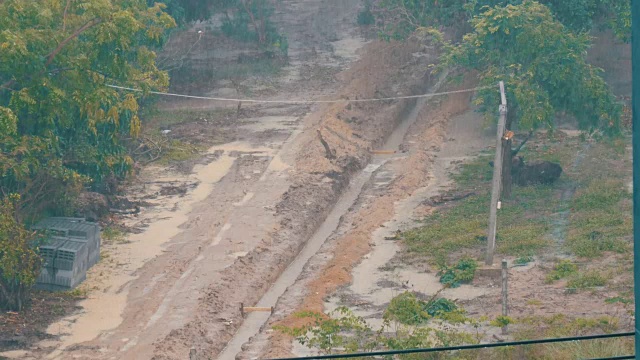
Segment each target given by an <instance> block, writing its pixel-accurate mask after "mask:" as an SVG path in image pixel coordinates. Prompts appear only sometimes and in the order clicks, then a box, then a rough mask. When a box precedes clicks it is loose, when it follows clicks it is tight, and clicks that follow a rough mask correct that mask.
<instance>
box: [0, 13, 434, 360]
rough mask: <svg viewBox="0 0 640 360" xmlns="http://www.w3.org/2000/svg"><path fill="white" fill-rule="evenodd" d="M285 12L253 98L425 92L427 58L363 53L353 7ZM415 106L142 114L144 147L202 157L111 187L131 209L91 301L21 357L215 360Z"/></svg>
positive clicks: (409, 48)
mask: <svg viewBox="0 0 640 360" xmlns="http://www.w3.org/2000/svg"><path fill="white" fill-rule="evenodd" d="M286 3H287V5H289V6H287V9H286V11H284V10H283V11H282V12H281V13H280V15H279V16H280V19H279V21H280V22H279V24H280V25H281V26H282V27H283V29H284V31H285V32H286V33H287V34H292V35H290V37H289V41H290V55H291V56H290V62H289V64H288V65H286V66H284V67H283V68H281V69H280V70H278V72H277V73H275V74H273V73H271V74H268V75H265V76H255V77H251V76H249V77H245V78H243V79H242V81H241V84H240V85H241V86H244V87H245V88H246V89H247V90H248V92H250V93H251V94H252V95H253V96H258V97H261V98H263V99H287V100H290V99H291V94H296V95H297V96H300V97H305V98H307V97H313V98H317V97H319V96H321V97H324V98H340V97H342V98H371V97H388V96H398V95H399V96H402V95H410V94H415V93H418V92H421V91H424V90H425V89H426V88H427V86H428V83H429V81H430V79H428V78H427V77H425V76H426V74H427V65H429V63H430V62H431V61H432V60H433V56H434V55H435V51H434V49H432V48H426V47H424V46H423V45H420V44H418V43H413V42H409V43H407V44H398V43H383V42H378V41H372V42H370V43H368V44H366V45H365V43H366V40H365V38H364V37H363V36H364V35H363V34H361V32H360V29H358V28H357V26H356V24H355V19H356V14H357V11H358V10H359V7H360V5H361V4H360V2H359V1H345V2H341V4H340V6H335V4H334V3H332V2H318V1H287V2H286ZM310 24H311V25H313V26H309V25H310ZM194 33H195V29H194V31H192V32H187V33H183V34H182V35H181V34H178V35H177V36H178V37H179V36H184V37H188V36H191V37H193V36H192V35H193V34H194ZM185 34H186V35H185ZM181 43H184V41H178V44H181ZM202 44H206V42H204V41H203V42H202ZM176 46H178V45H176ZM204 50H206V49H201V50H199V49H198V47H197V46H196V47H194V48H193V50H192V51H191V52H190V53H189V56H190V57H193V58H199V59H200V60H202V63H206V61H205V60H206V59H207V56H215V54H214V55H212V54H208V53H206V51H204ZM168 51H172V48H171V47H169V48H168ZM177 53H180V51H177ZM234 56H235V55H234ZM358 58H359V59H361V60H360V61H355V60H356V59H358ZM334 75H335V76H334ZM211 81H212V82H211V84H210V86H209V88H208V89H206V90H207V91H206V93H209V94H212V95H221V94H225V92H226V93H227V94H229V93H231V90H229V89H230V88H228V87H227V88H225V87H224V86H228V85H229V81H228V80H227V79H212V80H211ZM266 83H268V84H267V85H265V84H266ZM232 85H233V84H232ZM205 88H206V85H202V84H201V85H198V86H194V87H189V88H182V90H183V91H196V90H198V91H203V90H204V89H205ZM252 89H253V90H254V91H251V90H252ZM236 95H237V93H236ZM242 95H243V96H244V95H246V94H242ZM412 105H413V103H412V102H411V101H397V102H377V103H371V104H356V105H348V104H346V103H336V104H330V105H311V106H309V105H286V106H285V105H251V106H249V105H243V106H242V108H241V110H240V111H237V108H236V104H233V103H232V104H231V105H229V104H226V103H220V102H205V101H201V100H198V101H189V100H173V99H159V100H158V102H157V103H156V105H155V106H156V109H158V110H157V112H150V113H149V115H148V117H149V120H150V123H152V124H156V126H157V127H158V128H159V129H160V130H164V134H162V135H158V134H149V137H150V140H154V139H155V138H151V136H152V135H153V136H165V137H166V138H168V139H167V140H162V141H164V142H169V141H181V142H188V143H190V144H192V145H196V146H206V147H208V149H207V150H206V151H205V154H204V156H202V157H200V158H199V159H190V160H188V161H187V162H186V163H185V161H175V160H172V159H171V158H169V159H168V160H167V161H166V163H158V162H155V163H152V164H150V165H147V166H144V167H142V168H140V171H139V175H138V177H137V178H136V179H135V180H134V181H133V182H132V183H131V184H129V185H128V187H127V188H126V189H125V191H124V193H125V194H126V197H127V199H128V200H127V201H128V202H130V203H133V204H138V205H137V206H138V207H139V212H138V211H135V212H133V213H131V214H120V223H119V224H118V226H117V228H119V229H125V230H126V229H129V230H132V233H131V234H128V235H127V236H125V237H119V238H118V239H117V240H114V241H111V242H106V243H105V246H104V250H103V260H102V261H101V262H100V263H99V264H98V265H96V266H94V267H93V268H92V269H91V270H90V272H89V274H88V280H87V281H86V282H85V283H84V284H83V285H82V289H83V291H84V290H86V291H87V294H88V295H87V298H86V299H85V300H83V301H81V302H80V303H79V306H80V307H81V310H80V311H77V312H74V313H73V314H72V315H70V316H67V317H65V318H63V319H62V320H60V321H57V322H55V323H53V324H51V325H50V326H49V327H48V329H47V331H46V333H47V334H48V337H49V338H48V339H46V340H43V341H40V342H38V343H36V344H34V345H32V346H30V347H29V348H28V349H26V350H25V351H26V353H21V354H19V356H20V357H22V358H64V359H66V358H78V359H89V358H90V359H140V358H154V359H181V358H184V357H185V356H186V354H188V353H189V350H190V348H192V347H194V348H196V350H197V351H198V353H199V354H204V356H207V357H215V356H216V354H217V353H219V352H220V351H221V350H222V348H223V347H224V346H225V344H226V343H227V342H228V341H229V340H230V339H231V338H232V336H233V334H234V332H235V331H236V329H237V328H238V326H239V325H240V324H241V322H242V321H241V319H240V314H239V311H238V305H239V304H240V303H241V302H243V303H245V304H254V303H256V302H257V301H258V299H259V298H260V296H261V295H262V294H263V293H264V292H265V291H266V290H267V289H268V288H269V286H270V284H271V283H273V282H274V281H275V279H276V278H277V277H278V275H279V274H280V273H281V272H282V271H283V270H284V268H285V267H286V266H287V265H288V264H289V263H290V262H291V260H292V259H293V258H294V257H295V256H296V254H297V253H298V252H299V251H300V249H301V247H302V246H303V245H304V244H305V242H306V240H307V239H308V238H309V237H310V236H311V235H312V234H313V233H314V231H315V230H316V228H317V227H318V226H319V225H320V224H321V223H322V221H323V219H324V218H325V217H326V215H327V214H328V212H329V211H330V210H331V208H332V205H333V204H334V203H335V201H336V200H337V199H338V198H339V196H340V194H341V192H342V191H343V190H344V189H345V188H346V186H347V185H348V184H349V180H350V179H351V177H352V175H353V174H355V173H357V172H358V171H359V170H360V169H362V168H363V167H365V165H366V164H367V163H368V162H369V160H370V158H371V154H370V152H369V150H370V149H375V148H377V147H378V146H380V145H381V144H383V143H384V142H385V140H386V138H387V137H388V136H389V134H391V132H392V130H393V129H394V128H395V127H396V125H397V124H398V123H399V122H400V120H401V119H402V115H403V114H404V113H405V112H406V111H407V110H408V109H409V108H410V107H411V106H412ZM318 130H319V131H320V134H321V136H322V138H323V140H324V141H326V143H327V144H328V146H329V147H330V149H331V152H332V153H333V156H332V157H331V158H330V159H329V158H327V156H326V152H325V149H324V147H323V146H322V144H321V142H320V141H319V138H318V136H319V135H318ZM3 355H5V356H14V355H16V354H11V353H8V354H3Z"/></svg>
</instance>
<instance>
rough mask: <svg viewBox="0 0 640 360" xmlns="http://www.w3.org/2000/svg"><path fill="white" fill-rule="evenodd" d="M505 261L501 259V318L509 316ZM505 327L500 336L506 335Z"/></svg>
mask: <svg viewBox="0 0 640 360" xmlns="http://www.w3.org/2000/svg"><path fill="white" fill-rule="evenodd" d="M507 274H508V273H507V260H506V259H502V316H508V315H509V305H508V301H509V296H508V290H507ZM507 326H508V325H505V326H503V327H502V335H506V334H507Z"/></svg>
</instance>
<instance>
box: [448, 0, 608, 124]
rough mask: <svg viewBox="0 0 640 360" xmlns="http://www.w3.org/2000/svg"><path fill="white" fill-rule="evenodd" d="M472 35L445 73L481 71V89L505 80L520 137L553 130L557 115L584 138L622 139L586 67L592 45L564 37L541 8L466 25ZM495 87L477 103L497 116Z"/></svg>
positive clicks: (487, 15)
mask: <svg viewBox="0 0 640 360" xmlns="http://www.w3.org/2000/svg"><path fill="white" fill-rule="evenodd" d="M471 23H472V25H473V31H472V32H471V33H469V34H467V35H465V37H464V39H463V41H462V42H461V43H460V44H459V45H457V46H454V47H452V48H451V49H450V51H449V53H448V54H447V55H446V56H445V61H444V65H445V66H461V67H464V68H466V69H470V70H476V71H478V77H479V79H480V82H481V84H482V85H495V84H497V83H498V81H500V80H504V81H505V82H506V84H507V86H508V91H507V102H508V105H509V114H510V115H511V116H509V120H510V121H516V122H517V124H518V126H519V128H520V129H522V130H532V129H536V128H540V127H547V128H553V125H554V123H553V121H554V115H555V113H556V112H559V111H565V112H567V113H569V114H571V115H573V116H575V118H576V120H577V122H578V125H579V126H580V128H581V129H583V130H585V131H590V132H594V131H596V130H598V131H601V132H603V133H606V134H609V135H613V134H616V133H618V132H619V131H620V111H621V108H620V105H619V104H618V103H617V102H616V99H615V96H614V95H613V93H612V92H611V90H610V89H609V87H608V85H607V84H606V83H605V81H604V80H603V79H602V77H601V76H600V72H601V70H600V69H597V68H595V67H593V66H591V65H589V64H588V63H587V62H586V59H585V54H586V51H587V49H588V47H589V45H590V39H589V37H588V36H587V35H586V34H585V33H580V34H576V33H573V32H571V31H569V30H568V29H567V28H566V27H565V26H564V25H562V23H560V22H559V21H557V20H555V19H554V17H553V15H552V14H551V11H550V10H549V8H547V7H546V6H544V5H542V4H540V3H538V2H535V1H525V2H523V3H522V4H520V5H507V6H496V7H493V8H489V9H487V10H486V11H485V12H483V13H482V14H480V15H479V16H477V17H475V18H474V19H473V20H472V21H471ZM499 99H500V97H499V95H498V94H497V87H493V88H491V89H485V90H482V91H480V92H479V94H478V97H477V99H476V103H477V104H479V105H480V106H481V107H482V109H484V110H485V111H486V113H487V114H489V116H495V115H494V114H495V112H496V110H497V108H498V102H499Z"/></svg>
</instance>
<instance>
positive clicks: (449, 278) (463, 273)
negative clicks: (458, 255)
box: [438, 257, 478, 288]
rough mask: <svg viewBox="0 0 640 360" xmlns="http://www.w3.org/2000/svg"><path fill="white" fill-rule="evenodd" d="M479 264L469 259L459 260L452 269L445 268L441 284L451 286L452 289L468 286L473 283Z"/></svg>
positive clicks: (440, 273) (442, 272) (441, 271)
mask: <svg viewBox="0 0 640 360" xmlns="http://www.w3.org/2000/svg"><path fill="white" fill-rule="evenodd" d="M477 268H478V263H477V262H476V261H475V260H473V259H471V258H468V257H465V258H462V259H460V260H458V263H457V264H455V265H454V266H452V267H447V266H445V267H443V268H442V269H441V270H440V272H439V273H438V274H439V275H440V283H442V284H445V285H449V286H450V287H452V288H455V287H458V286H460V284H467V283H470V282H472V281H473V278H474V276H475V274H476V269H477Z"/></svg>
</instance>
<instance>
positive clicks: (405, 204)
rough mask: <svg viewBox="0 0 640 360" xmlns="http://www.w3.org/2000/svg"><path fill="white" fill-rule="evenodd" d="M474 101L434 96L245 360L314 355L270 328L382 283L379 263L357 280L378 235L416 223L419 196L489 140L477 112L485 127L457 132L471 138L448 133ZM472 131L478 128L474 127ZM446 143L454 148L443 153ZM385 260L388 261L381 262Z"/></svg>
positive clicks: (443, 181) (475, 119)
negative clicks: (356, 270)
mask: <svg viewBox="0 0 640 360" xmlns="http://www.w3.org/2000/svg"><path fill="white" fill-rule="evenodd" d="M465 86H466V87H472V84H471V83H468V82H467V83H466V84H464V85H463V86H462V87H465ZM469 100H470V94H460V95H453V96H450V97H447V98H438V99H434V100H432V101H429V102H427V103H426V104H425V105H424V106H423V108H422V110H421V111H420V112H419V114H418V116H417V120H416V122H415V124H413V125H412V126H411V128H410V129H409V131H408V133H407V136H406V137H405V138H404V139H403V140H402V144H401V148H402V149H404V151H405V152H404V153H402V154H399V155H397V156H395V157H393V158H392V159H390V160H389V161H387V162H385V163H384V164H383V165H382V166H381V167H380V168H378V169H377V170H376V171H375V172H374V174H373V176H372V178H371V180H370V181H369V182H368V183H367V185H365V189H364V191H363V192H362V193H361V195H360V197H359V198H358V200H357V202H356V203H355V204H354V206H353V207H352V208H351V209H350V212H349V213H348V214H346V215H345V216H344V217H343V218H342V219H341V222H340V226H339V227H338V229H337V230H336V231H335V232H334V234H333V235H332V236H331V238H330V240H329V241H328V242H327V243H325V245H324V246H323V248H322V249H321V250H320V252H318V254H317V255H316V256H315V257H313V258H312V259H311V260H310V261H309V262H308V264H307V266H306V267H305V270H304V271H303V273H302V275H301V276H300V277H299V279H298V281H297V282H296V283H295V285H294V286H292V287H290V288H289V289H288V291H287V292H286V293H285V295H284V296H283V297H282V298H281V299H280V301H279V303H278V306H277V309H276V313H275V315H274V316H273V318H272V319H271V321H270V324H269V326H267V327H265V329H263V330H264V331H263V332H261V333H260V334H259V335H258V336H256V337H255V338H254V339H253V341H252V342H251V343H250V344H248V345H247V347H246V349H247V350H246V351H245V353H244V354H243V356H244V358H254V357H256V356H259V355H262V357H266V358H273V357H283V356H291V355H293V354H294V353H295V354H297V355H307V354H306V353H304V352H296V351H293V350H292V345H293V344H292V339H291V338H289V337H287V336H284V335H283V334H281V333H279V332H274V331H272V330H271V327H272V326H274V325H284V326H294V327H295V326H300V325H302V324H304V322H305V320H304V319H300V318H297V317H295V316H294V313H295V312H297V311H305V310H306V311H320V312H321V311H324V310H326V305H325V301H326V300H327V299H329V298H330V297H331V296H332V295H333V294H334V292H335V291H336V290H338V289H341V288H342V287H343V286H346V285H348V284H350V283H352V281H353V283H352V284H353V285H352V286H360V287H362V286H364V287H365V288H366V287H370V286H373V287H376V281H377V280H376V279H374V278H373V277H375V273H376V272H375V270H376V269H375V266H374V269H369V270H368V271H365V273H366V275H364V276H365V278H364V279H361V280H359V281H358V283H357V284H356V282H355V280H356V279H354V278H353V273H352V269H353V267H354V266H356V265H357V264H358V263H359V262H360V261H361V260H362V258H363V256H365V255H366V254H367V253H369V252H370V251H371V249H372V246H376V247H375V248H374V249H375V250H374V253H377V252H378V251H377V249H378V247H379V246H380V243H379V242H378V241H377V240H375V239H377V238H380V239H381V240H382V241H385V240H384V237H385V236H392V235H393V232H394V231H395V230H397V229H398V228H400V227H401V225H402V224H401V223H403V222H405V221H410V219H411V217H412V216H413V212H414V209H415V208H416V207H418V206H417V205H418V204H419V199H421V198H423V197H425V196H429V194H432V193H437V192H438V191H439V190H440V189H441V187H442V186H445V185H446V176H443V174H446V169H447V168H448V166H449V165H450V163H451V162H452V161H455V160H459V157H461V156H464V155H467V153H473V151H477V150H479V149H480V148H482V147H483V146H484V145H485V142H484V141H485V140H484V139H483V138H482V136H480V137H478V135H479V134H478V132H479V133H480V134H481V133H482V126H481V125H480V122H481V119H479V118H478V117H477V116H472V117H469V118H468V119H469V121H471V122H476V124H475V125H479V126H474V124H472V123H469V124H467V123H465V124H456V126H457V127H456V128H457V129H458V130H459V131H458V133H461V134H466V135H469V136H466V137H465V136H461V139H453V138H449V137H448V135H447V133H446V131H447V129H448V127H449V125H448V124H449V120H450V119H451V118H452V116H453V115H455V114H459V113H461V112H464V111H465V110H466V109H467V107H468V104H469ZM468 125H470V126H468ZM468 129H474V130H473V131H470V132H469V131H468ZM475 130H477V131H475ZM456 140H459V142H458V141H456ZM454 141H455V142H454ZM443 146H444V147H443ZM443 148H444V149H448V151H449V152H450V153H440V150H441V149H443ZM392 219H395V220H394V222H393V223H388V222H389V221H391V220H392ZM387 243H388V241H387ZM392 246H393V245H392ZM380 250H382V253H384V255H385V256H386V255H391V256H393V251H391V252H390V251H389V249H388V248H386V247H381V249H380ZM367 257H368V256H367ZM365 261H366V260H365ZM382 265H384V263H380V264H379V266H382ZM372 270H373V271H372ZM372 276H373V277H372ZM292 351H293V352H292Z"/></svg>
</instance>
